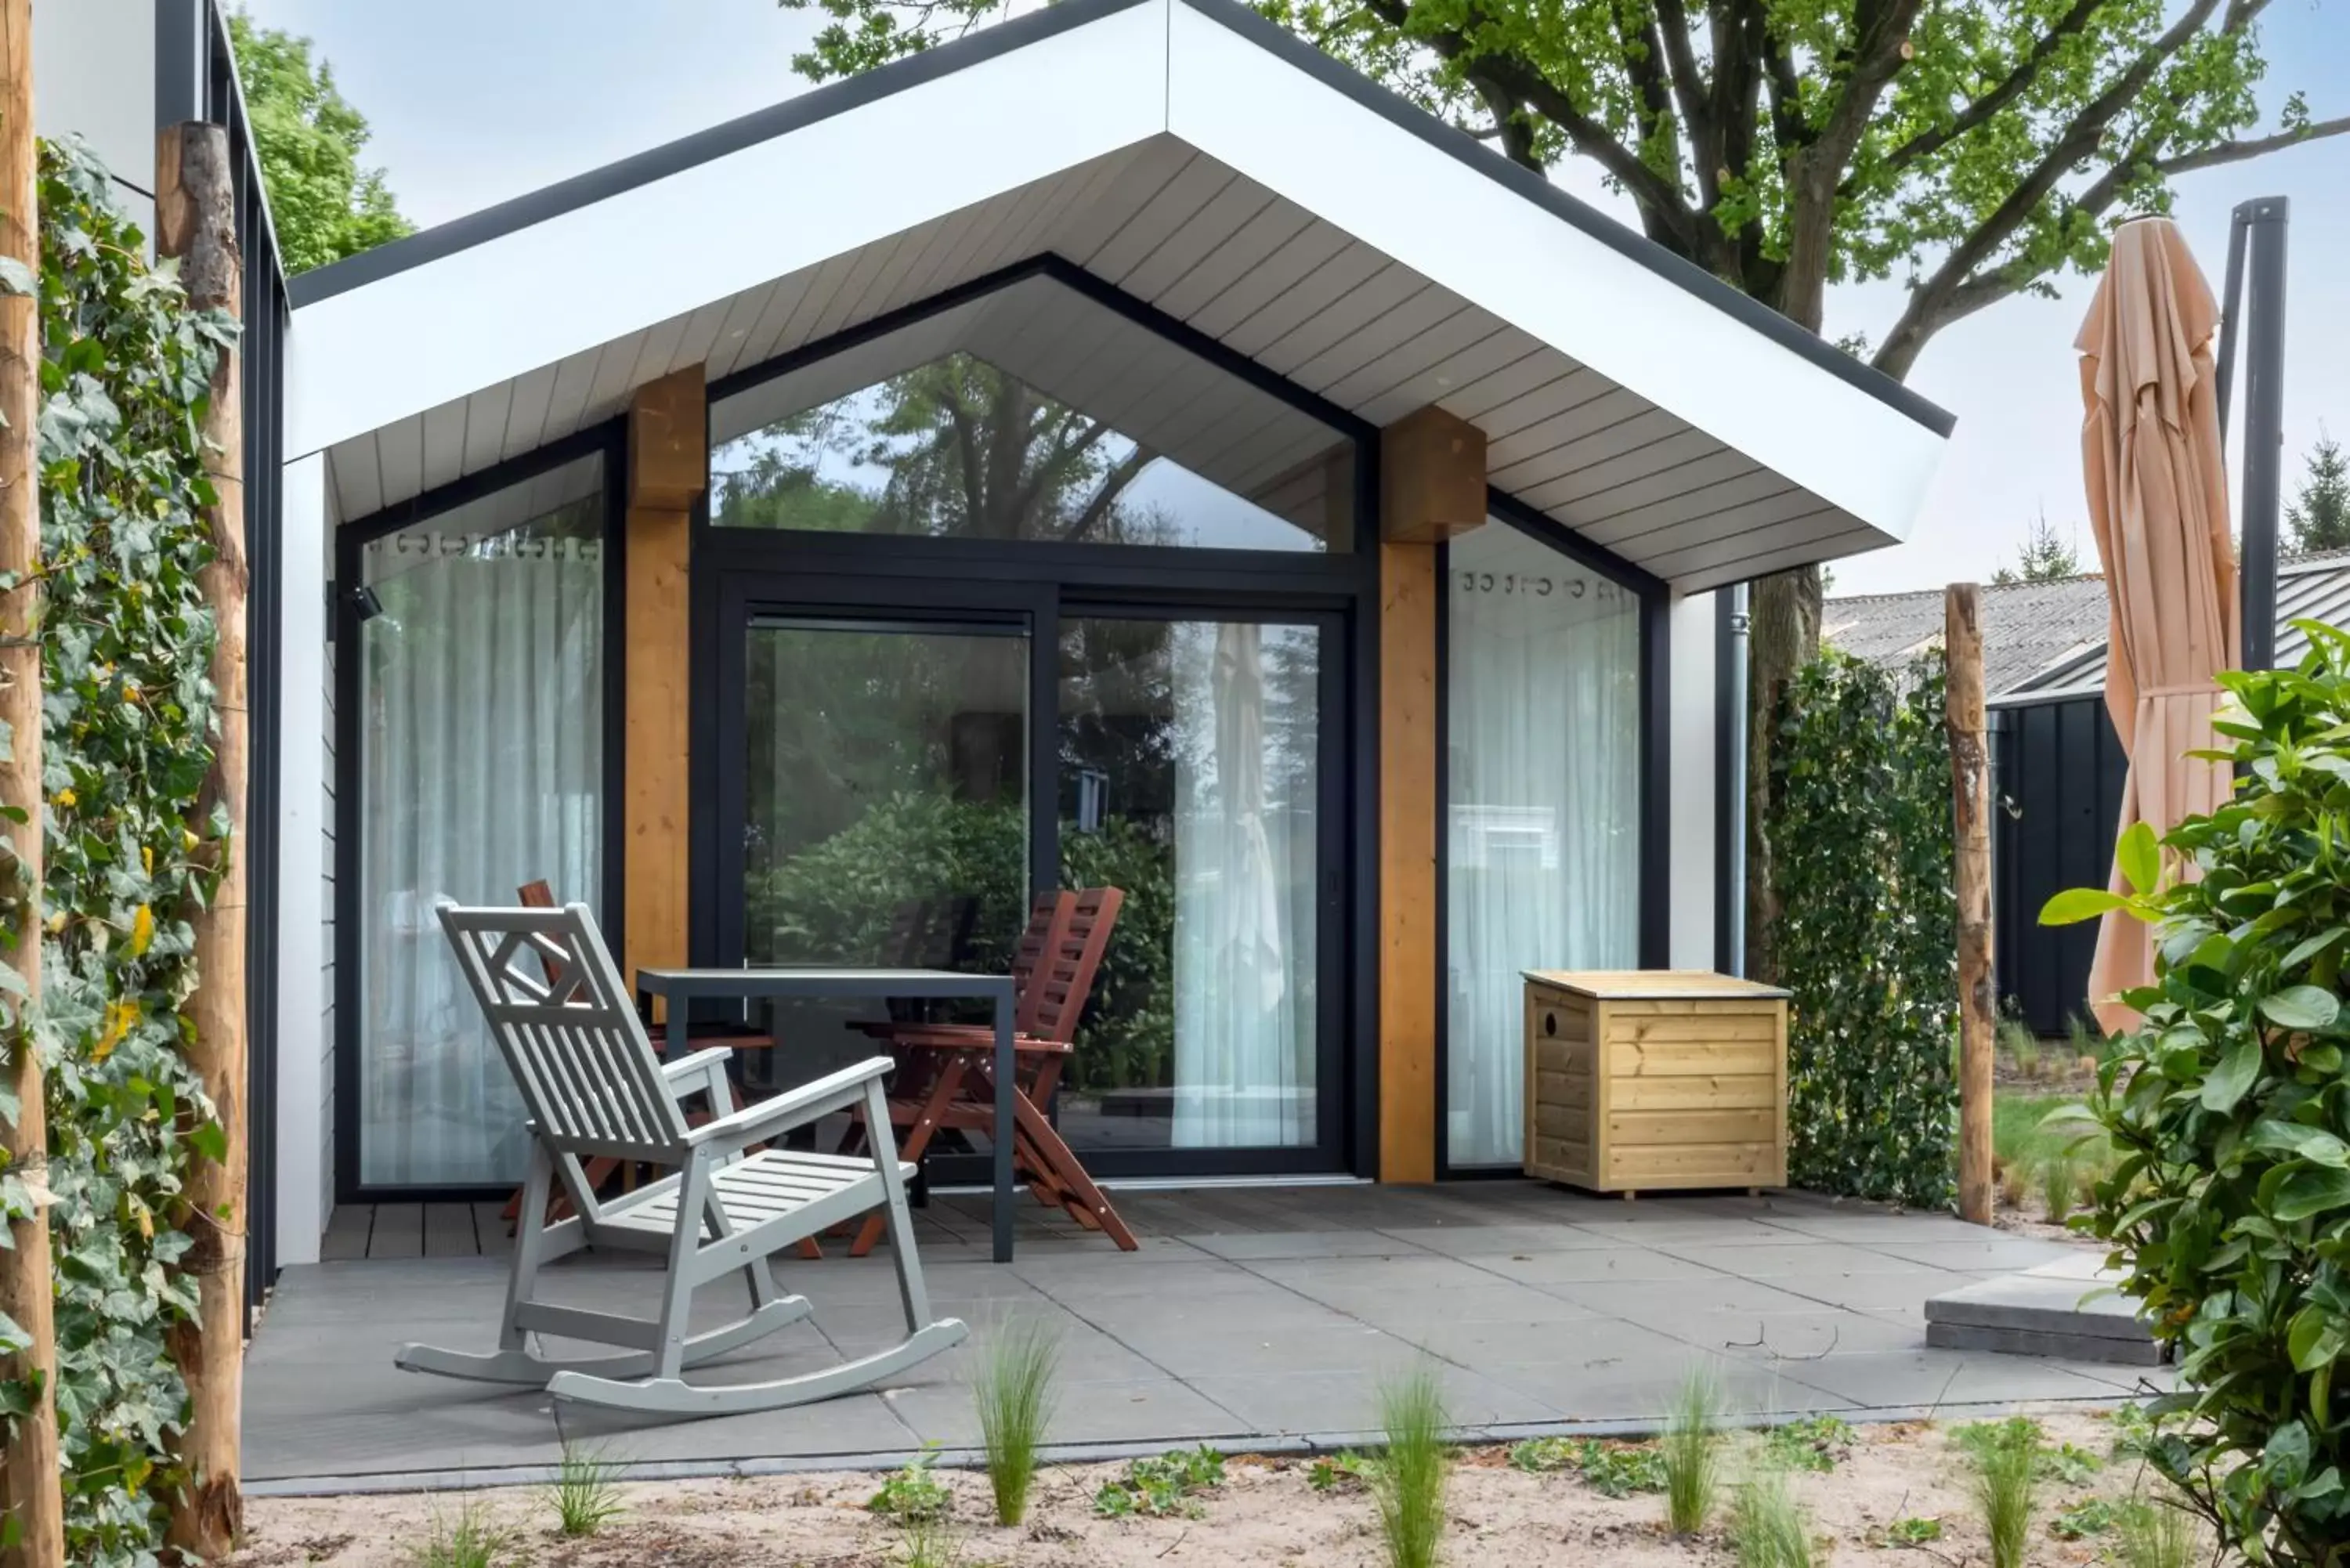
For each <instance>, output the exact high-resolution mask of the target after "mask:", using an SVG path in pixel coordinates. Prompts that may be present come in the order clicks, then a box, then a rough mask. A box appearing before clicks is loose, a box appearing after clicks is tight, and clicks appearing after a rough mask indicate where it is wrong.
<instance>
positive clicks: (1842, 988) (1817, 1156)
mask: <svg viewBox="0 0 2350 1568" xmlns="http://www.w3.org/2000/svg"><path fill="white" fill-rule="evenodd" d="M1943 706H1944V703H1943V672H1942V660H1941V658H1940V655H1939V653H1937V654H1934V655H1930V656H1929V657H1928V658H1926V659H1921V660H1919V661H1918V663H1917V664H1915V665H1913V666H1912V667H1911V669H1910V670H1909V671H1908V674H1907V676H1906V677H1904V678H1902V679H1899V680H1897V679H1896V678H1895V677H1894V676H1892V675H1890V674H1888V673H1887V672H1886V671H1884V670H1879V669H1877V667H1875V666H1874V665H1871V664H1868V663H1866V662H1864V661H1863V660H1860V659H1855V658H1853V657H1851V656H1850V655H1848V654H1843V653H1838V652H1835V650H1833V649H1831V650H1828V651H1826V652H1824V653H1822V654H1821V655H1820V657H1819V658H1818V659H1814V661H1813V662H1812V663H1811V664H1809V665H1807V666H1805V667H1804V670H1801V671H1800V672H1799V673H1798V674H1797V676H1796V679H1795V680H1794V684H1793V685H1792V686H1791V687H1790V689H1789V691H1788V693H1787V698H1786V701H1785V703H1784V705H1783V709H1782V710H1781V713H1780V719H1779V743H1778V744H1777V745H1776V746H1775V747H1773V750H1772V753H1771V754H1772V782H1771V798H1772V806H1773V809H1772V814H1771V816H1770V819H1769V820H1768V821H1767V822H1766V823H1765V824H1763V827H1764V830H1765V831H1767V832H1768V833H1769V834H1770V835H1771V841H1772V853H1773V858H1774V860H1775V861H1776V863H1777V865H1778V866H1779V867H1780V870H1779V878H1780V892H1781V897H1780V911H1781V913H1780V916H1779V920H1778V925H1777V929H1775V930H1774V932H1773V941H1774V945H1775V948H1776V950H1777V952H1778V954H1779V962H1780V971H1781V973H1782V974H1783V976H1784V977H1785V982H1786V984H1787V986H1788V988H1789V989H1790V990H1791V991H1792V992H1793V993H1794V997H1793V1000H1792V1001H1791V1002H1790V1003H1789V1006H1788V1020H1787V1023H1788V1030H1787V1055H1788V1060H1787V1096H1788V1105H1787V1140H1788V1147H1787V1176H1788V1179H1789V1181H1790V1182H1792V1183H1793V1184H1794V1185H1795V1186H1797V1187H1803V1188H1809V1189H1812V1190H1814V1191H1817V1192H1836V1193H1844V1194H1846V1195H1848V1196H1852V1197H1857V1198H1875V1199H1887V1200H1890V1201H1894V1202H1898V1203H1906V1204H1910V1205H1913V1206H1916V1207H1919V1208H1934V1209H1939V1208H1945V1207H1947V1206H1948V1205H1949V1204H1950V1201H1951V1198H1952V1193H1953V1187H1952V1166H1951V1161H1952V1158H1953V1141H1952V1140H1953V1136H1954V1134H1955V1132H1956V1130H1957V1115H1958V1082H1957V1075H1956V1073H1955V1071H1954V1069H1953V1064H1952V1060H1951V1058H1952V1052H1953V1048H1954V1044H1955V1042H1956V1039H1957V1027H1958V963H1957V956H1956V941H1957V933H1956V929H1955V920H1956V916H1957V898H1956V896H1955V894H1954V893H1953V891H1952V888H1951V860H1952V843H1951V808H1950V740H1949V737H1948V735H1947V733H1946V732H1945V731H1944V727H1943Z"/></svg>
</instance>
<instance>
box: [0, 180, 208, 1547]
mask: <svg viewBox="0 0 2350 1568" xmlns="http://www.w3.org/2000/svg"><path fill="white" fill-rule="evenodd" d="M40 221H41V275H40V317H41V348H42V361H41V399H42V404H41V410H40V420H39V430H38V432H37V438H36V440H37V451H38V461H39V463H40V490H41V551H42V569H43V573H44V576H45V579H46V580H45V590H46V593H47V603H46V607H45V612H44V618H43V623H42V632H41V678H42V682H43V701H42V742H41V743H42V747H43V752H42V774H43V776H42V784H43V788H44V790H45V791H46V792H47V796H48V802H47V811H46V813H45V819H46V820H45V824H44V826H45V827H46V829H47V831H46V834H45V843H46V845H47V863H46V865H45V867H44V870H43V876H44V883H43V899H44V907H45V909H46V929H47V938H46V940H44V941H43V943H42V949H41V977H42V997H41V1012H40V1017H39V1021H38V1024H37V1029H38V1036H39V1039H40V1041H41V1044H42V1049H43V1051H44V1054H45V1055H46V1057H47V1068H48V1127H49V1161H50V1163H49V1185H50V1187H51V1189H52V1190H53V1191H54V1192H55V1194H56V1198H57V1201H56V1205H55V1207H53V1208H52V1209H51V1210H50V1211H49V1213H50V1226H51V1230H52V1239H53V1241H54V1243H55V1246H56V1258H57V1347H58V1357H57V1359H58V1376H57V1417H58V1425H59V1427H60V1429H61V1437H62V1442H63V1448H64V1457H65V1475H66V1524H67V1539H68V1549H69V1551H70V1552H71V1554H72V1556H73V1559H74V1561H75V1562H77V1563H88V1564H98V1565H103V1568H133V1565H140V1564H150V1563H153V1562H155V1560H156V1559H155V1555H154V1554H155V1552H156V1551H157V1550H158V1548H159V1547H160V1544H161V1529H162V1514H161V1509H160V1507H159V1506H158V1503H157V1499H158V1497H159V1495H161V1493H162V1492H163V1491H164V1490H165V1489H167V1488H168V1487H169V1486H170V1485H171V1484H172V1482H173V1480H175V1478H176V1474H177V1470H176V1466H177V1461H176V1459H174V1458H173V1457H172V1451H171V1438H172V1434H173V1433H174V1432H176V1431H177V1430H178V1429H179V1427H180V1425H181V1423H182V1421H183V1420H184V1419H185V1407H186V1391H185V1389H184V1387H183V1386H182V1383H181V1380H180V1376H179V1373H178V1372H177V1370H176V1369H175V1368H174V1366H173V1365H172V1358H171V1356H170V1355H169V1354H168V1352H167V1350H166V1348H165V1343H164V1337H165V1334H167V1333H168V1332H169V1330H170V1329H171V1327H172V1324H175V1323H178V1322H181V1321H182V1320H183V1319H185V1318H187V1317H189V1316H190V1315H191V1314H193V1313H194V1311H195V1308H196V1299H195V1285H194V1282H192V1280H190V1279H188V1278H186V1277H184V1276H182V1275H181V1274H179V1273H177V1272H174V1269H173V1265H174V1264H175V1263H177V1262H178V1261H179V1260H180V1259H181V1258H182V1257H183V1256H184V1255H185V1254H186V1252H187V1251H188V1248H189V1246H190V1244H191V1243H190V1238H189V1236H188V1234H187V1230H188V1228H189V1227H191V1226H193V1225H198V1224H203V1223H207V1222H208V1221H207V1220H206V1219H205V1218H204V1217H203V1216H201V1215H194V1214H191V1213H189V1212H187V1210H186V1205H185V1203H184V1201H183V1200H182V1196H181V1194H182V1179H183V1177H184V1175H185V1173H186V1170H187V1168H188V1162H189V1160H190V1158H192V1154H193V1153H194V1152H195V1151H198V1150H203V1151H206V1152H209V1153H211V1154H213V1155H214V1156H215V1157H217V1155H218V1153H219V1151H220V1149H221V1147H222V1135H221V1129H220V1127H219V1125H218V1123H217V1122H216V1121H215V1120H214V1118H213V1107H212V1106H211V1104H210V1103H209V1102H208V1101H207V1100H206V1098H205V1096H204V1093H203V1083H202V1081H201V1080H200V1079H199V1078H198V1077H197V1075H195V1074H194V1073H193V1072H192V1070H191V1069H190V1067H189V1064H188V1059H187V1056H186V1054H185V1048H186V1045H187V1044H188V1039H189V1029H190V1025H189V1023H188V1021H187V1019H186V1017H185V1016H184V1014H183V1013H182V1007H183V1005H184V1004H185V1002H186V1001H187V999H188V996H189V995H190V993H191V992H192V991H193V990H194V988H195V984H196V973H195V960H194V939H193V933H192V929H191V927H190V924H189V916H190V915H191V914H192V912H193V911H195V910H196V909H200V908H201V907H203V904H204V902H205V901H206V900H207V899H209V898H211V897H212V895H213V889H214V888H216V886H217V885H218V881H219V875H218V870H217V867H213V866H211V865H208V864H205V863H204V861H203V859H202V858H200V857H198V855H197V849H198V846H199V843H200V842H201V839H200V830H203V829H206V828H208V827H210V826H212V825H209V824H203V823H199V822H198V821H196V820H195V819H194V814H195V812H196V811H197V809H198V805H197V801H198V794H199V791H200V789H201V787H202V785H203V778H204V773H205V770H206V768H207V767H208V766H209V765H210V763H211V760H212V753H211V736H212V733H213V691H212V686H211V682H210V680H209V677H208V674H207V670H208V668H209V663H210V659H211V655H212V645H213V623H212V618H211V613H210V610H209V608H208V607H207V606H206V605H205V602H204V597H203V592H202V590H201V589H200V587H198V584H197V581H196V574H197V571H198V570H199V568H201V567H202V566H203V564H204V563H205V562H206V561H207V560H208V559H210V558H211V553H212V541H211V535H210V534H209V532H208V530H207V528H206V526H205V524H204V521H203V508H204V507H205V506H206V505H208V504H211V503H212V502H213V488H212V484H211V482H210V481H209V480H208V479H207V478H206V477H205V469H204V454H203V450H202V448H201V446H200V444H199V438H198V436H197V433H196V432H197V431H198V429H199V427H200V425H201V424H202V421H203V407H204V403H205V400H206V397H207V394H208V390H209V385H210V377H211V372H212V367H213V362H214V359H215V357H216V355H217V353H218V351H219V349H220V348H221V347H222V346H223V345H224V344H226V343H229V342H232V341H233V340H234V331H235V326H234V322H233V321H231V320H230V319H229V318H228V317H224V316H216V315H199V314H197V313H195V312H193V311H192V310H190V309H189V307H188V305H187V301H186V297H185V296H183V295H182V293H181V292H180V290H179V288H178V286H177V285H176V284H174V283H173V282H172V280H171V278H170V277H169V276H167V275H159V274H156V273H152V272H150V271H149V270H148V269H147V266H146V265H145V263H144V262H143V261H142V260H141V259H140V258H141V257H143V256H144V255H145V254H146V242H145V240H144V238H143V237H142V236H141V235H140V233H139V231H138V230H137V229H136V228H134V227H132V226H131V225H130V223H129V222H128V221H127V220H126V219H125V218H124V216H123V214H122V213H121V212H120V209H118V208H117V207H116V206H115V205H114V204H113V195H112V182H111V181H110V180H109V176H108V175H107V172H106V171H105V170H104V169H103V168H101V167H100V166H99V164H98V162H97V161H95V160H94V159H92V158H90V157H89V156H88V153H87V152H86V151H83V150H82V149H81V148H80V147H79V146H78V144H74V145H68V146H64V147H44V149H43V150H42V158H41V185H40ZM5 1185H6V1184H5V1182H0V1187H5ZM21 1196H22V1195H21V1193H16V1194H12V1195H10V1197H9V1201H10V1203H11V1205H12V1207H13V1206H14V1205H15V1204H16V1201H17V1200H18V1199H21ZM0 1395H5V1407H6V1408H9V1409H14V1408H17V1407H18V1406H16V1404H15V1403H14V1400H15V1399H16V1397H19V1396H20V1395H21V1391H20V1390H16V1389H14V1388H9V1389H5V1390H0Z"/></svg>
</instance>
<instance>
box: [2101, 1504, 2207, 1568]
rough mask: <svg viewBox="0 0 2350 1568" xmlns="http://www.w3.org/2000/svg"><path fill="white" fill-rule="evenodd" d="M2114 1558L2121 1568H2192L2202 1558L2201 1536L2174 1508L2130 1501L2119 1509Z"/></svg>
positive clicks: (2179, 1509)
mask: <svg viewBox="0 0 2350 1568" xmlns="http://www.w3.org/2000/svg"><path fill="white" fill-rule="evenodd" d="M2115 1522H2116V1524H2117V1525H2118V1526H2119V1531H2118V1533H2119V1535H2120V1540H2119V1541H2118V1542H2116V1557H2117V1558H2118V1559H2119V1561H2120V1563H2121V1564H2122V1568H2194V1564H2195V1563H2198V1562H2199V1561H2200V1560H2201V1559H2202V1557H2203V1554H2204V1553H2203V1540H2202V1532H2200V1531H2199V1530H2198V1529H2197V1528H2196V1526H2195V1521H2194V1519H2193V1518H2192V1517H2191V1516H2190V1515H2189V1513H2188V1512H2187V1511H2186V1510H2184V1509H2182V1508H2179V1507H2178V1506H2176V1505H2175V1504H2172V1503H2168V1502H2164V1501H2148V1500H2147V1499H2145V1498H2132V1499H2131V1500H2130V1501H2128V1502H2126V1503H2125V1504H2123V1505H2122V1511H2121V1516H2120V1518H2119V1519H2117V1520H2116V1521H2115Z"/></svg>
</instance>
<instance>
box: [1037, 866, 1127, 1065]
mask: <svg viewBox="0 0 2350 1568" xmlns="http://www.w3.org/2000/svg"><path fill="white" fill-rule="evenodd" d="M1125 901H1126V895H1125V893H1123V892H1122V891H1120V890H1119V889H1118V888H1086V889H1085V890H1084V891H1083V892H1081V893H1077V894H1076V895H1074V896H1072V897H1070V898H1069V913H1068V919H1067V921H1066V924H1065V925H1063V927H1062V928H1061V931H1060V935H1059V937H1058V939H1057V940H1055V941H1054V942H1053V943H1052V946H1051V948H1050V950H1049V951H1048V953H1047V955H1046V957H1045V961H1044V963H1043V965H1042V966H1041V967H1040V968H1039V969H1038V970H1037V971H1036V973H1035V978H1034V979H1032V980H1031V981H1029V985H1028V995H1029V996H1031V997H1033V998H1034V999H1035V1019H1034V1023H1033V1024H1032V1026H1031V1027H1029V1028H1027V1029H1025V1030H1024V1031H1023V1033H1027V1034H1031V1035H1034V1036H1035V1038H1037V1039H1039V1040H1049V1041H1051V1042H1053V1043H1054V1044H1056V1045H1066V1044H1069V1043H1070V1042H1072V1041H1074V1040H1075V1039H1076V1037H1077V1022H1078V1020H1079V1019H1080V1018H1082V1017H1083V1016H1084V1014H1085V1011H1086V998H1087V996H1088V995H1090V994H1091V993H1092V992H1093V988H1094V976H1095V974H1096V973H1097V972H1098V971H1100V969H1101V961H1102V955H1103V954H1104V953H1105V952H1107V951H1108V950H1109V939H1110V935H1111V933H1112V932H1113V931H1115V930H1116V929H1118V906H1119V905H1121V904H1123V903H1124V902H1125Z"/></svg>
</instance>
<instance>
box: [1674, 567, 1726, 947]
mask: <svg viewBox="0 0 2350 1568" xmlns="http://www.w3.org/2000/svg"><path fill="white" fill-rule="evenodd" d="M1666 613H1667V614H1669V616H1670V617H1671V618H1672V620H1671V638H1672V657H1671V659H1669V661H1668V665H1667V668H1668V670H1669V671H1670V674H1671V679H1670V681H1669V685H1670V688H1671V697H1670V700H1671V702H1672V715H1671V718H1672V722H1671V726H1670V733H1671V739H1670V741H1669V745H1670V747H1671V752H1672V775H1673V781H1672V792H1671V794H1670V797H1669V800H1668V803H1667V807H1666V814H1665V815H1666V822H1667V824H1668V828H1667V831H1668V832H1669V835H1670V836H1671V853H1670V855H1669V876H1668V877H1667V882H1668V886H1669V888H1670V895H1669V897H1670V903H1671V908H1670V909H1669V913H1668V917H1667V919H1668V922H1669V923H1668V930H1667V943H1668V947H1667V958H1668V961H1669V963H1670V964H1671V965H1672V967H1673V968H1675V969H1711V968H1712V967H1713V959H1714V952H1713V919H1714V904H1715V901H1716V898H1715V896H1716V893H1717V890H1718V889H1717V883H1716V877H1715V867H1714V805H1715V802H1714V796H1715V793H1716V792H1715V789H1714V783H1715V777H1714V774H1715V768H1714V759H1715V754H1716V742H1717V741H1718V738H1719V737H1718V736H1717V734H1716V732H1715V729H1714V725H1715V711H1716V710H1715V706H1714V701H1715V690H1714V688H1715V681H1714V673H1715V671H1714V663H1715V660H1714V639H1715V636H1716V632H1715V613H1716V612H1715V607H1714V598H1713V596H1712V595H1711V594H1699V595H1696V596H1694V597H1686V598H1677V599H1675V600H1674V601H1673V603H1672V607H1671V608H1670V609H1669V611H1667V612H1666Z"/></svg>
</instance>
